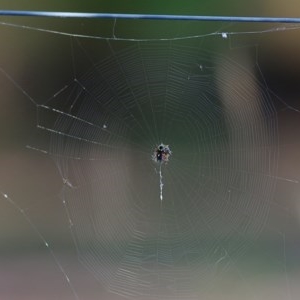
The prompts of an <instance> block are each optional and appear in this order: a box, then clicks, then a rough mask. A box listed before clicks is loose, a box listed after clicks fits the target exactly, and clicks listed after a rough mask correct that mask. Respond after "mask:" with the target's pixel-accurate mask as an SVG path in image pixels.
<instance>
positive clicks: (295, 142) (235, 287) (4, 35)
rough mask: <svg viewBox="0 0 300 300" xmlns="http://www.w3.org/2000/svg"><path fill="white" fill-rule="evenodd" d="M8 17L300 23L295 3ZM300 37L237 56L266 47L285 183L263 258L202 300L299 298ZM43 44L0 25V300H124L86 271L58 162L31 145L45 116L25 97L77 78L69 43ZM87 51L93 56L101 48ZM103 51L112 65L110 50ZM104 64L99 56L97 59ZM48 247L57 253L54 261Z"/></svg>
mask: <svg viewBox="0 0 300 300" xmlns="http://www.w3.org/2000/svg"><path fill="white" fill-rule="evenodd" d="M0 9H15V10H50V11H85V12H124V13H159V14H193V15H196V14H197V15H243V16H254V15H255V16H280V17H297V16H299V13H300V5H299V4H298V3H297V2H296V1H285V2H282V1H263V2H261V1H252V2H251V3H250V2H245V1H229V2H228V1H227V2H226V3H224V1H201V2H200V1H185V2H184V4H183V3H182V1H166V2H163V3H162V2H161V1H151V3H150V2H149V3H148V2H147V3H146V2H144V1H126V2H124V1H98V2H95V1H89V2H87V1H85V2H83V1H72V3H67V2H64V3H62V2H61V1H44V2H43V4H41V3H40V2H38V1H26V3H24V2H23V1H13V2H11V1H0ZM0 21H2V22H10V23H16V24H26V25H28V26H33V27H44V28H51V29H52V28H53V29H59V30H61V31H66V32H80V33H83V34H90V33H94V32H98V31H97V30H96V28H95V27H94V24H93V22H90V21H88V20H52V19H40V18H39V19H35V18H8V17H1V19H0ZM151 22H152V21H151ZM151 22H149V21H147V22H145V24H147V26H145V28H142V27H138V28H137V27H136V25H135V24H133V23H132V22H129V23H128V24H126V22H123V23H122V25H123V26H119V23H118V22H117V26H116V28H115V29H116V31H115V33H116V34H119V35H120V36H125V35H126V34H128V32H129V36H130V35H131V34H133V33H134V34H135V35H137V36H143V35H145V34H147V35H148V36H151V37H153V36H156V35H157V34H161V24H151V25H150V23H151ZM97 24H98V26H99V24H101V26H102V28H101V32H102V33H104V34H111V32H112V28H113V21H110V22H109V21H105V22H102V23H101V22H99V23H97ZM124 24H125V25H126V26H127V25H128V27H126V26H125V27H124ZM139 24H141V23H139ZM148 25H149V26H148ZM165 26H166V32H171V33H172V34H177V31H175V32H174V31H173V30H174V28H173V26H172V25H168V24H166V23H165ZM221 26H224V28H228V27H227V24H211V23H206V24H197V25H194V24H190V23H189V24H188V25H185V24H184V25H183V26H182V27H180V26H179V27H178V26H176V30H178V28H180V29H179V30H180V32H179V33H183V34H184V33H185V32H186V31H185V30H187V31H188V32H191V31H190V30H195V31H196V32H199V31H201V32H211V31H215V30H216V29H218V28H220V27H221ZM251 26H252V25H249V24H247V25H245V27H244V28H247V29H248V28H252V27H251ZM253 27H255V28H256V29H257V28H262V27H258V26H257V25H255V26H254V25H253ZM191 28H195V29H191ZM229 28H231V27H229ZM235 28H237V27H235ZM299 34H300V33H299V32H298V30H289V31H282V32H280V33H273V34H268V35H262V36H260V37H259V39H255V40H251V38H250V39H249V37H248V36H245V40H243V39H240V40H238V41H237V42H236V41H233V44H232V47H238V46H241V48H243V47H245V46H248V45H256V44H257V45H259V48H258V52H256V53H258V54H259V57H258V58H257V57H254V58H253V62H254V63H255V62H259V68H260V70H261V72H262V74H263V75H264V78H265V79H266V82H267V84H268V86H269V88H270V89H271V90H273V91H274V92H275V93H276V94H277V95H279V96H280V97H281V98H282V99H284V101H285V103H284V104H283V103H281V104H280V101H279V102H278V103H279V104H278V107H277V108H278V114H277V116H278V122H279V123H278V124H279V141H278V143H279V160H278V162H279V164H278V174H277V176H278V181H277V184H276V193H275V196H274V200H273V205H272V206H271V210H270V215H269V220H268V226H269V228H271V229H272V230H270V231H269V230H265V231H264V232H263V234H262V235H261V237H260V238H259V241H258V247H257V251H256V252H255V251H253V253H252V255H248V256H247V259H245V260H243V259H241V260H240V261H239V262H238V263H239V265H238V268H237V269H239V270H241V274H239V276H237V274H231V275H232V276H230V275H229V276H226V278H224V277H223V278H222V280H220V282H219V283H218V284H217V285H215V286H216V287H217V288H215V289H214V290H213V291H210V292H209V293H207V294H205V293H204V292H203V293H201V292H199V295H200V296H201V297H204V298H205V299H278V300H279V299H298V298H299V295H300V289H299V286H298V283H299V280H300V263H299V261H300V205H299V200H300V198H299V195H300V186H299V183H297V181H298V180H299V179H300V170H299V162H300V154H299V153H300V151H299V150H300V142H299V128H300V113H299V111H300V104H299V95H300V89H299V84H298V78H299V75H300V74H299V73H300V59H299V55H298V53H299V50H300V49H299V47H300V39H299ZM41 36H42V37H44V38H43V39H39V36H38V35H36V34H35V33H33V32H31V31H22V30H17V29H13V28H9V27H7V26H3V25H0V67H1V68H2V69H3V70H5V71H6V72H7V74H6V75H7V76H6V75H5V73H3V72H2V73H0V136H1V142H0V191H1V192H2V193H3V194H7V195H9V197H10V199H12V201H13V202H9V201H7V199H5V197H4V196H3V195H2V196H1V199H0V299H4V300H6V299H25V300H26V299H75V296H74V295H77V296H78V297H79V299H108V300H109V299H116V300H117V299H123V298H122V297H120V296H118V295H114V294H111V293H109V292H107V291H106V289H105V288H104V287H103V286H102V284H101V282H98V281H97V280H96V279H95V277H94V276H93V274H91V273H90V272H89V271H88V270H87V269H86V268H85V267H84V266H83V265H82V264H81V263H80V262H79V261H78V257H77V253H76V248H75V247H74V240H73V237H72V235H71V234H70V230H69V225H70V224H69V223H68V222H69V220H68V217H67V216H66V211H65V209H64V206H63V204H62V199H61V189H62V186H63V183H62V180H61V179H62V177H61V174H60V173H59V170H58V169H57V167H56V166H55V164H54V162H53V160H52V159H51V158H50V157H49V156H47V155H44V154H42V153H39V152H35V151H32V150H30V149H26V145H27V144H28V143H31V142H32V139H34V140H36V136H35V135H34V132H35V126H36V122H37V121H36V109H35V107H34V105H32V102H30V99H29V97H28V96H27V95H24V94H23V93H22V91H26V92H27V93H28V95H30V97H32V98H33V99H34V101H36V102H37V103H42V102H43V101H45V100H46V99H47V97H49V98H50V97H52V96H53V95H54V94H55V93H56V92H57V91H58V90H59V89H60V88H61V87H62V84H65V83H66V82H68V80H70V78H71V77H72V56H71V52H70V42H69V41H68V40H67V39H65V38H63V37H61V38H60V37H58V36H57V35H53V36H51V35H47V36H46V34H41ZM87 44H88V42H87ZM87 44H86V45H85V46H87V47H90V48H89V49H90V51H92V49H93V45H92V43H91V45H90V46H89V45H87ZM98 50H99V49H97V51H98ZM95 51H96V50H95ZM101 51H103V55H105V54H106V51H107V48H105V47H104V48H103V49H102V50H101ZM90 53H91V54H90V55H93V53H92V52H90ZM98 56H99V53H98V52H97V53H96V52H95V58H97V57H98ZM77 67H78V69H79V70H80V72H84V71H85V66H84V65H82V66H81V65H80V63H79V64H78V66H77ZM8 77H10V78H12V81H10V80H8ZM19 85H20V86H21V89H19V88H18V86H19ZM288 106H291V107H293V108H294V110H293V109H287V107H288ZM296 110H299V111H296ZM42 143H43V141H42ZM286 179H288V180H286ZM289 180H291V181H289ZM19 208H22V209H24V212H22V211H20V209H19ZM28 218H29V219H28ZM28 221H29V222H28ZM39 234H41V235H42V237H40V236H39ZM43 239H45V241H47V242H48V243H49V245H50V246H51V248H50V249H51V250H50V251H49V249H47V247H45V244H44V243H43ZM52 254H54V256H53V255H52ZM268 254H269V257H268ZM270 257H271V259H270V260H268V258H270ZM60 267H62V268H63V272H64V273H65V274H67V276H68V278H69V279H70V283H68V281H67V280H66V277H65V276H64V274H63V273H62V272H61V270H60ZM241 278H243V280H241ZM241 282H242V283H243V284H241ZM73 288H74V291H75V294H74V292H73Z"/></svg>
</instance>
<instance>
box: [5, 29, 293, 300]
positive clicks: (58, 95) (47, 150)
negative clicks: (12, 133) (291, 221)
mask: <svg viewBox="0 0 300 300" xmlns="http://www.w3.org/2000/svg"><path fill="white" fill-rule="evenodd" d="M3 25H5V26H4V27H5V28H6V27H7V26H8V27H9V28H10V27H11V26H13V27H17V30H20V29H22V32H23V33H24V30H25V33H26V34H27V35H28V38H32V41H34V40H35V39H36V38H38V37H44V36H45V35H46V37H47V40H48V39H51V41H50V42H51V43H52V42H54V43H59V49H60V51H61V50H63V54H62V58H60V60H59V61H60V62H62V61H63V60H64V59H65V58H67V63H66V66H68V68H67V70H66V71H65V70H64V69H63V68H62V69H61V72H63V73H64V74H62V77H63V78H64V79H60V81H59V82H58V80H57V79H56V78H55V76H57V73H59V72H57V71H59V67H58V66H56V67H55V68H54V71H55V72H53V70H52V72H53V74H52V73H51V72H50V73H49V72H48V71H47V72H46V74H47V78H46V79H45V81H46V82H49V81H51V80H52V79H53V81H54V82H55V84H53V85H52V86H51V87H46V88H45V90H44V89H43V86H42V87H41V89H37V88H36V82H34V84H33V83H32V82H29V83H28V88H26V87H24V85H23V84H22V80H21V79H15V78H16V76H13V75H12V71H9V72H8V71H6V70H7V67H5V68H1V71H2V74H3V75H4V78H6V82H11V83H13V89H14V91H16V92H18V91H19V92H21V93H22V94H23V95H24V96H25V98H26V99H27V100H30V101H29V102H30V103H31V105H32V104H33V106H34V108H35V111H36V119H35V127H36V130H32V132H34V133H33V134H31V138H30V140H29V142H28V143H27V149H28V150H29V151H31V152H34V153H35V154H39V155H40V154H45V155H46V156H47V157H51V159H53V161H54V163H55V165H56V168H57V170H58V173H59V178H60V181H61V190H60V192H59V193H57V195H59V199H60V201H61V203H62V204H63V208H61V210H63V209H64V211H65V220H67V222H68V226H69V231H68V236H69V238H71V241H72V243H73V245H74V247H75V249H76V253H77V257H78V260H79V261H80V263H81V264H82V265H83V266H84V267H85V268H86V269H87V270H88V272H89V273H90V274H92V276H93V277H94V278H96V279H97V280H98V281H99V282H100V284H101V285H103V286H104V288H105V289H106V290H107V291H109V292H110V293H112V294H110V295H113V294H115V295H119V296H120V297H121V298H120V299H122V298H123V297H125V298H128V299H199V296H200V295H210V293H212V291H213V290H214V289H216V286H217V284H218V282H219V280H223V279H224V278H226V276H227V274H233V273H234V274H235V273H237V274H239V280H241V282H243V283H245V282H247V281H246V280H244V279H243V275H241V273H243V271H241V267H239V266H238V264H239V262H241V261H243V258H244V257H245V256H246V255H247V253H249V251H251V250H252V249H253V247H256V246H257V244H259V243H258V242H257V241H258V240H259V239H261V236H262V235H263V234H265V233H266V232H267V229H266V228H269V227H272V226H271V225H270V221H269V220H270V214H272V207H273V206H274V202H275V200H274V198H276V197H275V196H276V195H275V192H276V186H277V184H278V181H280V180H282V181H289V180H290V182H294V183H298V182H297V181H296V180H293V179H288V178H285V177H281V176H280V174H278V166H279V162H280V161H279V158H280V157H279V149H280V145H279V130H280V128H279V125H278V112H280V111H286V110H288V111H292V112H293V113H296V114H297V113H298V111H297V108H295V107H292V106H290V105H288V104H287V102H285V101H284V100H282V99H281V98H279V96H277V95H275V93H273V92H272V91H271V89H270V88H269V87H268V84H267V81H266V79H265V77H264V76H263V74H262V72H261V68H260V64H259V59H258V57H259V53H260V52H259V47H258V45H259V44H258V40H259V39H258V38H261V36H262V35H263V34H267V33H268V32H270V33H273V32H276V31H278V29H277V28H271V29H270V28H260V29H259V30H253V31H252V30H250V31H249V30H242V31H233V32H228V33H227V32H223V33H222V31H221V30H218V31H208V32H209V33H201V34H194V33H187V29H186V28H185V31H184V32H185V33H184V34H181V35H176V36H174V35H172V34H171V35H170V36H169V37H166V36H163V37H155V38H152V37H149V38H144V37H143V38H132V37H131V38H129V37H125V38H119V37H117V36H116V28H115V27H116V24H114V27H113V37H112V39H111V38H99V36H95V37H92V36H91V34H89V33H83V34H80V35H79V34H75V33H72V34H69V33H67V31H59V32H58V31H57V30H56V29H44V27H41V26H34V27H32V26H30V27H29V26H27V25H26V26H23V25H22V26H21V25H16V24H8V23H5V24H3ZM194 27H195V26H194ZM194 27H193V28H192V30H195V29H194ZM48 28H49V27H48ZM180 28H181V27H180ZM196 29H197V30H199V28H196ZM222 29H223V28H222ZM290 29H296V27H291V28H290ZM11 30H16V29H11ZM170 30H171V29H170ZM180 30H182V29H180ZM188 30H191V29H190V28H188ZM210 30H211V29H210ZM210 32H212V33H210ZM50 33H51V34H50ZM49 34H50V35H49ZM156 34H158V33H156ZM124 36H126V35H124ZM245 36H247V37H249V36H251V39H247V40H244V38H245ZM253 37H254V39H253ZM241 46H242V47H241ZM246 46H247V47H246ZM248 46H251V47H248ZM57 51H58V50H57ZM57 53H58V52H57ZM57 53H56V54H57ZM47 55H51V54H50V53H47ZM42 61H43V66H42V67H41V69H40V70H43V68H44V63H45V58H43V59H42ZM48 67H49V66H48ZM37 74H38V72H37ZM39 75H40V73H39ZM35 76H38V75H35ZM35 78H37V77H35ZM41 82H43V79H41ZM61 82H63V84H61ZM6 84H7V83H6ZM58 85H60V87H59V88H58V87H57V86H58ZM51 89H52V90H53V89H54V92H53V91H52V92H51ZM31 95H34V96H31ZM45 95H52V96H50V97H45ZM43 98H46V99H47V98H48V99H47V100H45V101H43V100H41V101H40V100H39V99H43ZM161 143H164V144H166V145H169V146H170V149H171V150H172V156H171V157H170V159H169V162H168V163H167V164H161V165H160V164H159V163H155V162H154V161H153V160H152V155H153V151H154V149H155V147H157V146H158V145H159V144H161ZM33 150H35V151H33ZM2 194H3V197H4V199H6V200H8V202H9V203H10V204H11V205H12V206H14V207H15V208H16V209H17V210H18V211H19V212H20V213H21V216H22V217H23V218H24V219H25V220H27V222H29V225H30V226H31V230H32V231H33V232H35V234H36V235H37V236H38V237H39V239H40V241H42V242H43V243H44V245H45V246H46V248H47V249H48V250H49V252H50V254H51V256H52V258H53V260H54V262H55V264H56V265H57V266H58V267H59V270H60V272H62V273H63V275H64V277H65V279H66V281H67V283H68V286H69V288H70V289H71V290H72V291H73V296H74V297H75V298H80V293H79V292H78V291H77V289H76V286H74V283H73V281H72V280H71V279H70V278H69V275H68V272H67V271H66V269H65V267H64V263H63V261H64V259H63V260H60V259H59V258H58V257H57V255H56V254H55V251H54V248H55V246H51V244H50V243H49V241H48V238H47V235H46V234H44V233H42V231H41V230H40V227H39V222H35V221H34V217H31V210H29V212H28V211H26V210H24V209H23V207H24V206H26V205H27V204H22V202H21V201H17V200H14V199H15V198H12V197H11V196H10V194H9V193H6V192H4V191H3V192H2ZM162 194H163V200H161V198H160V195H162ZM30 205H33V204H30ZM30 205H29V206H30ZM35 205H36V204H34V206H35ZM279 211H281V208H280V209H279ZM50 214H51V215H52V217H54V218H55V215H54V213H51V212H50ZM268 230H269V229H268ZM272 230H273V229H272ZM275 231H276V232H277V234H278V235H279V236H280V238H279V240H280V243H279V245H280V246H279V247H278V249H281V248H280V247H282V245H283V246H284V249H285V243H286V242H285V233H282V232H281V231H279V230H277V229H276V230H275ZM278 232H280V234H279V233H278ZM283 241H284V242H283ZM280 251H281V250H280ZM280 251H279V252H280ZM277 259H278V260H279V261H280V262H281V263H282V265H283V266H282V269H283V271H282V272H283V273H284V274H285V276H286V274H287V270H286V254H284V255H282V254H280V255H279V258H277ZM288 286H289V281H288V280H287V283H286V289H285V291H289V288H287V287H288ZM287 293H288V292H285V293H284V295H285V296H286V294H287ZM254 294H255V293H254ZM290 297H291V296H290ZM251 299H252V298H251ZM280 299H281V298H280Z"/></svg>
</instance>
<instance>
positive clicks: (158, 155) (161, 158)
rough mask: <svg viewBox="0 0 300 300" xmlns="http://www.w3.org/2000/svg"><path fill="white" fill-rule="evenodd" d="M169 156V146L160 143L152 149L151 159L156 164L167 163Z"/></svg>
mask: <svg viewBox="0 0 300 300" xmlns="http://www.w3.org/2000/svg"><path fill="white" fill-rule="evenodd" d="M171 154H172V152H171V150H170V148H169V145H165V144H163V143H161V144H160V145H158V146H157V147H156V148H155V149H154V152H153V155H152V159H153V160H154V161H155V162H158V163H164V162H165V163H167V162H168V161H169V157H170V155H171Z"/></svg>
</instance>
